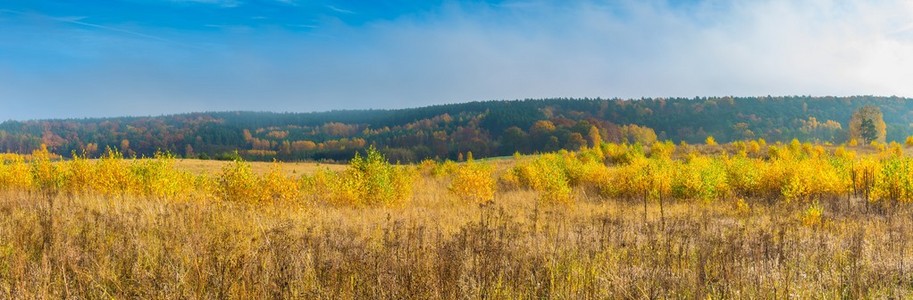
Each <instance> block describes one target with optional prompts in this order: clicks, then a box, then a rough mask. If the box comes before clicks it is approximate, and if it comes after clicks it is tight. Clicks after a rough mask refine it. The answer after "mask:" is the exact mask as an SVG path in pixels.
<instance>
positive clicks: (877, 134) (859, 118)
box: [850, 105, 887, 144]
mask: <svg viewBox="0 0 913 300" xmlns="http://www.w3.org/2000/svg"><path fill="white" fill-rule="evenodd" d="M886 128H887V125H886V124H885V122H884V118H883V117H882V114H881V110H880V109H878V107H876V106H871V105H867V106H863V107H861V108H859V109H858V110H856V112H854V113H853V116H852V117H851V118H850V140H854V139H855V140H858V141H862V142H863V144H869V143H871V142H873V141H877V142H881V143H884V141H885V136H886V135H887V132H886Z"/></svg>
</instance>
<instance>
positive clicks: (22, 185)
mask: <svg viewBox="0 0 913 300" xmlns="http://www.w3.org/2000/svg"><path fill="white" fill-rule="evenodd" d="M30 169H31V168H30V167H29V165H28V164H27V163H25V159H24V158H23V157H22V156H21V155H17V154H4V155H3V156H2V157H0V189H2V190H8V191H10V190H12V191H28V190H30V189H31V188H32V176H31V174H30V172H31V171H30Z"/></svg>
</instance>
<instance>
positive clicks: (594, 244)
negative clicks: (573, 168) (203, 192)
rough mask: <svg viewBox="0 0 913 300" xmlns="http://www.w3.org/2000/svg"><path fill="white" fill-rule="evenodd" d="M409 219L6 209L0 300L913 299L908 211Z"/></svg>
mask: <svg viewBox="0 0 913 300" xmlns="http://www.w3.org/2000/svg"><path fill="white" fill-rule="evenodd" d="M416 185H417V187H416V194H415V199H414V201H413V202H412V203H411V204H410V205H408V206H405V207H392V208H391V207H367V208H348V207H340V206H330V205H316V206H313V207H307V208H302V207H300V206H283V205H281V204H276V205H270V206H250V205H244V204H238V203H233V202H202V201H187V202H175V201H169V200H164V199H157V198H130V197H127V198H122V199H120V198H118V199H115V200H111V199H103V198H100V197H89V196H72V197H70V196H66V195H60V196H54V197H53V198H51V199H42V197H44V196H43V195H40V194H37V193H32V194H29V193H5V194H3V197H0V214H2V215H3V216H4V218H2V219H0V298H5V299H17V298H18V299H41V298H45V299H46V298H77V299H78V298H91V299H95V298H155V299H188V298H189V299H208V298H233V299H238V298H240V299H263V298H284V299H288V298H292V299H295V298H299V299H321V298H323V299H365V298H371V299H373V298H421V299H427V298H432V299H434V298H446V299H453V298H584V299H585V298H590V299H593V298H704V297H707V296H710V297H713V298H787V297H789V298H905V297H909V296H910V295H911V294H910V290H911V287H913V278H911V276H910V275H911V274H910V273H911V272H910V263H911V262H913V261H911V256H913V255H911V251H910V250H911V249H910V247H911V243H910V241H911V238H913V237H911V235H913V230H911V229H913V222H911V220H913V210H910V209H908V208H906V207H898V208H897V209H893V210H885V211H883V212H873V211H872V210H870V211H869V212H866V210H865V207H864V206H863V205H862V204H861V203H858V202H856V203H852V205H846V203H843V202H839V204H836V203H838V202H834V203H835V204H822V205H821V207H820V210H821V211H822V215H821V216H820V220H819V221H818V222H814V223H810V224H806V223H803V216H804V214H805V212H806V211H807V210H808V207H806V206H803V205H799V204H784V203H777V204H763V203H755V204H753V205H752V206H750V207H747V208H746V207H742V208H739V207H736V204H734V203H733V204H732V205H728V204H717V205H708V204H706V203H703V202H700V201H678V202H673V203H667V204H666V207H665V211H664V215H665V216H664V219H665V226H661V225H660V217H659V207H658V204H656V203H650V205H649V207H648V212H649V214H648V217H647V221H646V222H644V220H643V218H642V215H641V210H642V204H641V203H640V202H636V201H633V202H628V201H605V200H603V199H601V198H592V199H587V196H586V195H585V194H584V191H583V190H577V191H576V192H577V193H578V196H579V197H581V201H579V203H578V204H577V205H574V206H544V205H542V204H541V202H540V201H536V199H537V195H536V192H530V191H524V190H516V191H509V192H499V193H498V194H497V195H496V196H495V200H494V201H493V202H490V203H487V204H482V205H478V204H474V203H469V202H466V201H462V200H461V199H459V198H458V197H456V196H454V195H449V194H448V192H447V186H446V181H445V180H443V179H435V178H423V179H421V180H419V182H418V183H416Z"/></svg>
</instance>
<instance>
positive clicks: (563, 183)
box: [510, 153, 596, 205]
mask: <svg viewBox="0 0 913 300" xmlns="http://www.w3.org/2000/svg"><path fill="white" fill-rule="evenodd" d="M568 163H571V164H572V165H571V166H568ZM575 163H578V164H575ZM590 164H596V162H591V163H590ZM583 166H584V164H582V163H580V162H579V160H577V159H576V157H575V156H571V155H560V154H558V153H550V154H543V155H541V156H539V157H538V158H536V159H535V160H533V161H531V162H529V163H524V164H519V165H517V166H515V167H514V168H513V169H512V170H511V171H510V172H514V174H516V175H515V176H516V177H517V180H518V181H519V182H520V184H521V185H523V186H526V187H527V188H529V189H532V190H535V191H538V192H540V198H539V201H541V202H542V203H544V204H562V205H567V204H571V203H573V202H574V197H573V194H572V190H571V183H570V181H571V178H576V179H577V180H580V181H582V180H587V179H583V178H584V176H587V175H584V174H587V171H585V170H584V168H583ZM569 173H570V174H577V175H569Z"/></svg>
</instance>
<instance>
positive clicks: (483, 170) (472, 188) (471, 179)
mask: <svg viewBox="0 0 913 300" xmlns="http://www.w3.org/2000/svg"><path fill="white" fill-rule="evenodd" d="M492 172H493V168H492V167H491V166H490V165H488V164H480V163H475V162H473V161H471V160H470V161H468V162H466V163H465V164H463V165H461V166H459V167H458V168H457V170H456V172H455V173H454V174H453V180H452V181H451V183H450V188H449V190H450V192H451V193H453V194H454V195H456V196H457V197H459V198H461V199H463V200H464V201H470V202H477V203H483V202H488V201H491V200H492V199H494V196H495V179H494V177H493V175H492Z"/></svg>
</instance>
